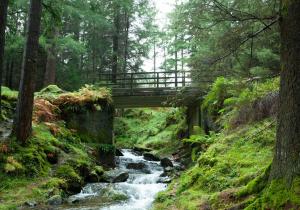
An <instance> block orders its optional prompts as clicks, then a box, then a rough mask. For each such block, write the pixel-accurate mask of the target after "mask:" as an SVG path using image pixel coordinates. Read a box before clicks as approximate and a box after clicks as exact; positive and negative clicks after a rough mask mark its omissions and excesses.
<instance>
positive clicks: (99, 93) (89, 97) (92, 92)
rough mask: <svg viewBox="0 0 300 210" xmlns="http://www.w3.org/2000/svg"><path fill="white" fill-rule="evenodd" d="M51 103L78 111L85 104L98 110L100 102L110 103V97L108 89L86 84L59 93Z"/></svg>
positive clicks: (67, 109) (66, 109)
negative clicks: (67, 91) (76, 89)
mask: <svg viewBox="0 0 300 210" xmlns="http://www.w3.org/2000/svg"><path fill="white" fill-rule="evenodd" d="M53 103H54V104H55V105H58V106H59V107H60V108H61V110H65V111H71V112H78V111H81V110H83V109H85V108H87V106H90V108H93V109H96V110H99V109H101V105H102V104H112V98H111V93H110V90H109V89H107V88H97V87H95V86H89V85H86V86H85V87H83V88H81V89H80V90H79V91H77V92H70V93H64V94H61V95H59V96H58V97H57V98H56V99H55V100H54V101H53Z"/></svg>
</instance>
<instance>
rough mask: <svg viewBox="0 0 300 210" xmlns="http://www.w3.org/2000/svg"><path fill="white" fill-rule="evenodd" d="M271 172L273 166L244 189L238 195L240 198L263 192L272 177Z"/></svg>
mask: <svg viewBox="0 0 300 210" xmlns="http://www.w3.org/2000/svg"><path fill="white" fill-rule="evenodd" d="M270 170H271V165H269V167H267V168H266V170H265V171H264V172H263V173H262V174H261V175H259V176H257V177H256V178H255V179H253V180H252V181H250V182H249V183H248V184H247V186H245V187H244V188H242V189H241V190H240V191H239V192H238V193H237V196H238V197H243V196H247V195H251V194H256V193H259V192H261V191H262V190H263V189H264V188H265V186H266V185H267V184H268V179H269V176H270Z"/></svg>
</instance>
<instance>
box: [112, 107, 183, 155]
mask: <svg viewBox="0 0 300 210" xmlns="http://www.w3.org/2000/svg"><path fill="white" fill-rule="evenodd" d="M184 112H185V110H184V109H177V108H156V109H150V108H149V109H128V110H125V113H124V117H118V118H116V120H115V134H116V145H117V146H118V147H120V148H132V147H134V146H138V147H142V148H149V149H152V150H154V152H155V153H157V154H164V155H169V154H172V152H174V151H176V149H177V148H178V147H179V145H180V144H181V142H180V141H178V138H180V137H183V136H184V135H185V133H186V129H187V126H186V119H185V114H184Z"/></svg>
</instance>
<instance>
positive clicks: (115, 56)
mask: <svg viewBox="0 0 300 210" xmlns="http://www.w3.org/2000/svg"><path fill="white" fill-rule="evenodd" d="M115 4H116V5H115V8H114V10H115V11H114V12H115V14H114V27H115V31H114V34H113V58H112V82H113V83H116V82H117V73H118V63H119V34H120V6H119V5H117V4H118V3H115Z"/></svg>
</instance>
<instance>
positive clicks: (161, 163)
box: [160, 158, 174, 168]
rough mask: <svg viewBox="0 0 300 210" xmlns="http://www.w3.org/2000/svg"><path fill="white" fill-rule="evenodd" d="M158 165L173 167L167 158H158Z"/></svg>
mask: <svg viewBox="0 0 300 210" xmlns="http://www.w3.org/2000/svg"><path fill="white" fill-rule="evenodd" d="M160 165H161V166H162V167H164V168H167V167H173V166H174V165H173V163H172V161H171V160H170V159H169V158H163V159H161V160H160Z"/></svg>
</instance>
